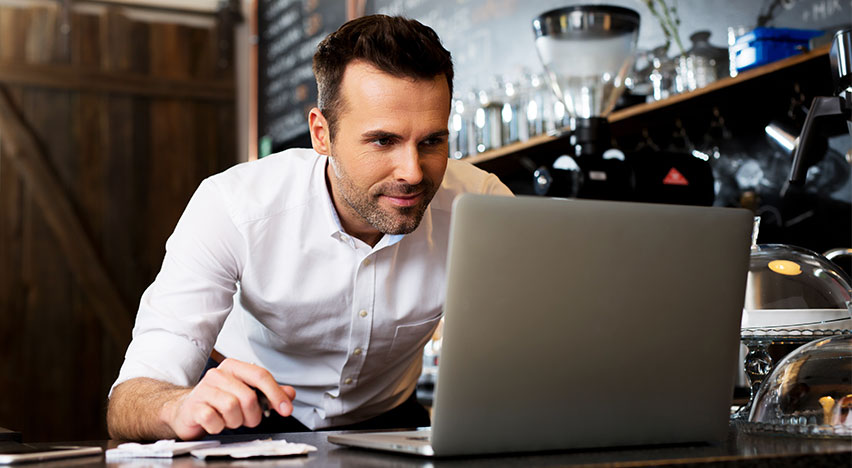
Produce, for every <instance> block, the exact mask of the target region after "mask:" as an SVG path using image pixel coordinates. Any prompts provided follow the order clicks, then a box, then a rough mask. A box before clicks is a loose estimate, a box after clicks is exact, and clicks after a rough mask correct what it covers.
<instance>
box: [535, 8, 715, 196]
mask: <svg viewBox="0 0 852 468" xmlns="http://www.w3.org/2000/svg"><path fill="white" fill-rule="evenodd" d="M532 25H533V32H534V34H535V46H536V49H537V51H538V55H539V58H540V59H541V62H542V65H543V66H544V69H545V71H546V76H547V77H548V80H549V83H550V86H551V87H552V89H553V92H554V93H555V94H556V96H557V97H558V98H559V99H560V100H561V101H562V102H563V104H564V105H565V110H566V113H567V114H568V116H569V117H570V137H569V143H570V147H569V148H568V151H566V152H565V154H562V155H556V156H555V157H554V158H553V161H552V162H551V163H550V164H549V165H545V166H542V167H539V168H538V169H537V170H536V171H535V173H534V178H533V179H534V182H533V186H534V191H535V192H536V193H537V194H539V195H547V196H554V197H578V198H594V199H602V200H632V201H647V202H674V203H685V204H712V202H713V181H712V177H713V176H712V172H711V169H710V166H709V164H707V163H706V161H699V160H697V159H695V158H694V157H692V156H691V155H689V154H686V153H677V152H665V151H654V152H653V154H626V152H625V151H624V150H622V149H620V148H616V147H614V146H615V145H614V144H613V143H612V136H611V130H610V124H609V121H608V120H607V116H608V115H609V114H610V113H611V112H612V111H613V109H614V108H615V106H616V102H617V101H618V99H619V97H620V96H621V94H622V92H623V91H624V88H625V78H626V77H627V75H628V72H629V71H630V69H631V67H632V65H633V60H634V52H635V49H636V42H637V39H638V36H639V13H637V12H636V11H634V10H631V9H629V8H623V7H618V6H611V5H572V6H568V7H563V8H558V9H555V10H550V11H547V12H545V13H543V14H541V15H539V16H538V17H536V18H535V19H534V20H533V23H532ZM649 152H650V151H646V152H645V153H649ZM686 173H689V177H688V179H689V180H687V178H686V177H683V174H686ZM696 174H697V175H696Z"/></svg>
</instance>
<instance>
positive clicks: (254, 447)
mask: <svg viewBox="0 0 852 468" xmlns="http://www.w3.org/2000/svg"><path fill="white" fill-rule="evenodd" d="M316 450H317V448H316V447H314V446H313V445H308V444H298V443H290V442H287V441H286V440H283V439H279V440H272V439H266V440H253V441H251V442H243V443H236V444H223V445H219V446H217V447H210V448H200V449H196V450H193V451H191V452H190V453H191V454H192V456H193V457H196V458H200V459H202V460H203V459H205V458H207V457H231V458H251V457H283V456H289V455H307V454H308V453H309V452H315V451H316Z"/></svg>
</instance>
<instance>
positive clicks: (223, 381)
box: [205, 369, 262, 429]
mask: <svg viewBox="0 0 852 468" xmlns="http://www.w3.org/2000/svg"><path fill="white" fill-rule="evenodd" d="M213 371H216V372H213ZM210 372H213V373H212V374H210ZM208 374H209V378H208V379H207V380H208V383H209V385H210V386H211V387H213V388H215V389H217V390H219V391H221V392H223V393H225V394H228V395H232V396H233V397H234V398H236V401H237V402H238V404H239V412H240V424H241V425H245V426H248V427H255V426H257V425H258V424H260V421H261V418H262V409H261V408H260V406H259V404H258V401H257V396H256V394H255V392H254V390H253V389H252V388H251V387H249V386H248V384H246V383H245V382H242V381H241V380H240V379H239V378H237V377H236V376H234V375H233V374H231V373H230V372H228V371H227V370H217V369H210V371H208ZM205 377H207V376H205ZM232 403H233V402H231V401H225V400H222V404H224V405H226V406H225V407H222V408H221V410H225V411H228V410H229V409H231V408H229V405H231V404H232ZM214 407H216V408H217V409H219V405H214ZM223 415H225V413H223ZM236 419H237V418H235V417H234V418H229V417H227V415H226V417H225V420H226V421H227V426H228V427H229V428H232V429H233V427H231V423H232V422H233V421H234V420H236Z"/></svg>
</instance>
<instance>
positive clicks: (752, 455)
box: [25, 425, 852, 468]
mask: <svg viewBox="0 0 852 468" xmlns="http://www.w3.org/2000/svg"><path fill="white" fill-rule="evenodd" d="M330 433H331V432H315V433H309V432H303V433H291V434H270V435H269V436H268V437H271V438H275V439H281V438H283V439H286V440H288V441H290V442H303V443H307V444H311V445H313V446H315V447H317V449H318V450H317V451H316V452H313V453H311V454H310V455H308V456H302V457H294V458H268V459H255V460H245V461H233V462H226V461H214V462H208V463H205V462H203V461H201V460H197V459H194V458H192V457H187V456H183V457H179V458H175V459H174V460H161V459H135V460H127V461H121V462H119V463H105V461H104V459H103V457H101V458H94V457H89V458H80V459H66V460H60V461H56V462H52V463H44V464H38V465H36V464H28V465H25V466H29V467H34V466H51V467H57V466H77V467H103V466H115V467H119V466H120V467H138V468H142V467H165V466H174V467H195V466H224V465H227V466H246V467H252V468H262V467H273V466H275V467H278V466H284V467H295V466H311V467H325V466H333V467H349V466H378V467H434V466H465V467H471V466H472V467H477V466H483V467H484V466H488V467H491V466H518V467H520V466H523V467H551V466H576V465H585V466H617V467H644V466H665V465H669V466H671V465H676V466H699V465H700V466H737V467H764V466H766V467H770V466H771V467H793V466H801V467H810V468H819V467H844V466H845V467H849V466H852V438H846V439H806V438H799V437H792V436H783V435H770V434H752V433H747V432H744V431H742V430H741V429H740V428H739V427H738V426H736V425H731V427H730V430H729V433H728V439H727V441H726V443H725V444H720V445H677V446H656V447H642V448H622V449H595V450H570V451H559V452H548V453H532V454H516V455H502V456H496V457H495V456H488V457H464V458H447V459H430V458H420V457H415V456H407V455H396V454H389V453H381V452H373V451H367V450H359V449H352V448H345V447H340V446H337V445H334V444H331V443H329V442H328V441H327V440H326V437H327V436H328V434H330ZM255 438H263V437H262V436H248V437H246V436H231V437H221V438H220V439H221V440H222V441H228V442H236V441H243V440H252V439H255ZM78 444H84V445H99V446H101V447H103V448H105V449H106V448H110V447H115V446H116V445H117V444H118V442H116V441H95V442H87V443H78Z"/></svg>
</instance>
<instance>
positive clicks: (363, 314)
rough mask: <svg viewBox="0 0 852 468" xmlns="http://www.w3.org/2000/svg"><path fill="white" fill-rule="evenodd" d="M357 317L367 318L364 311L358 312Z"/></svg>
mask: <svg viewBox="0 0 852 468" xmlns="http://www.w3.org/2000/svg"><path fill="white" fill-rule="evenodd" d="M358 315H360V316H361V317H366V316H367V311H366V310H362V311H361V312H358Z"/></svg>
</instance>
